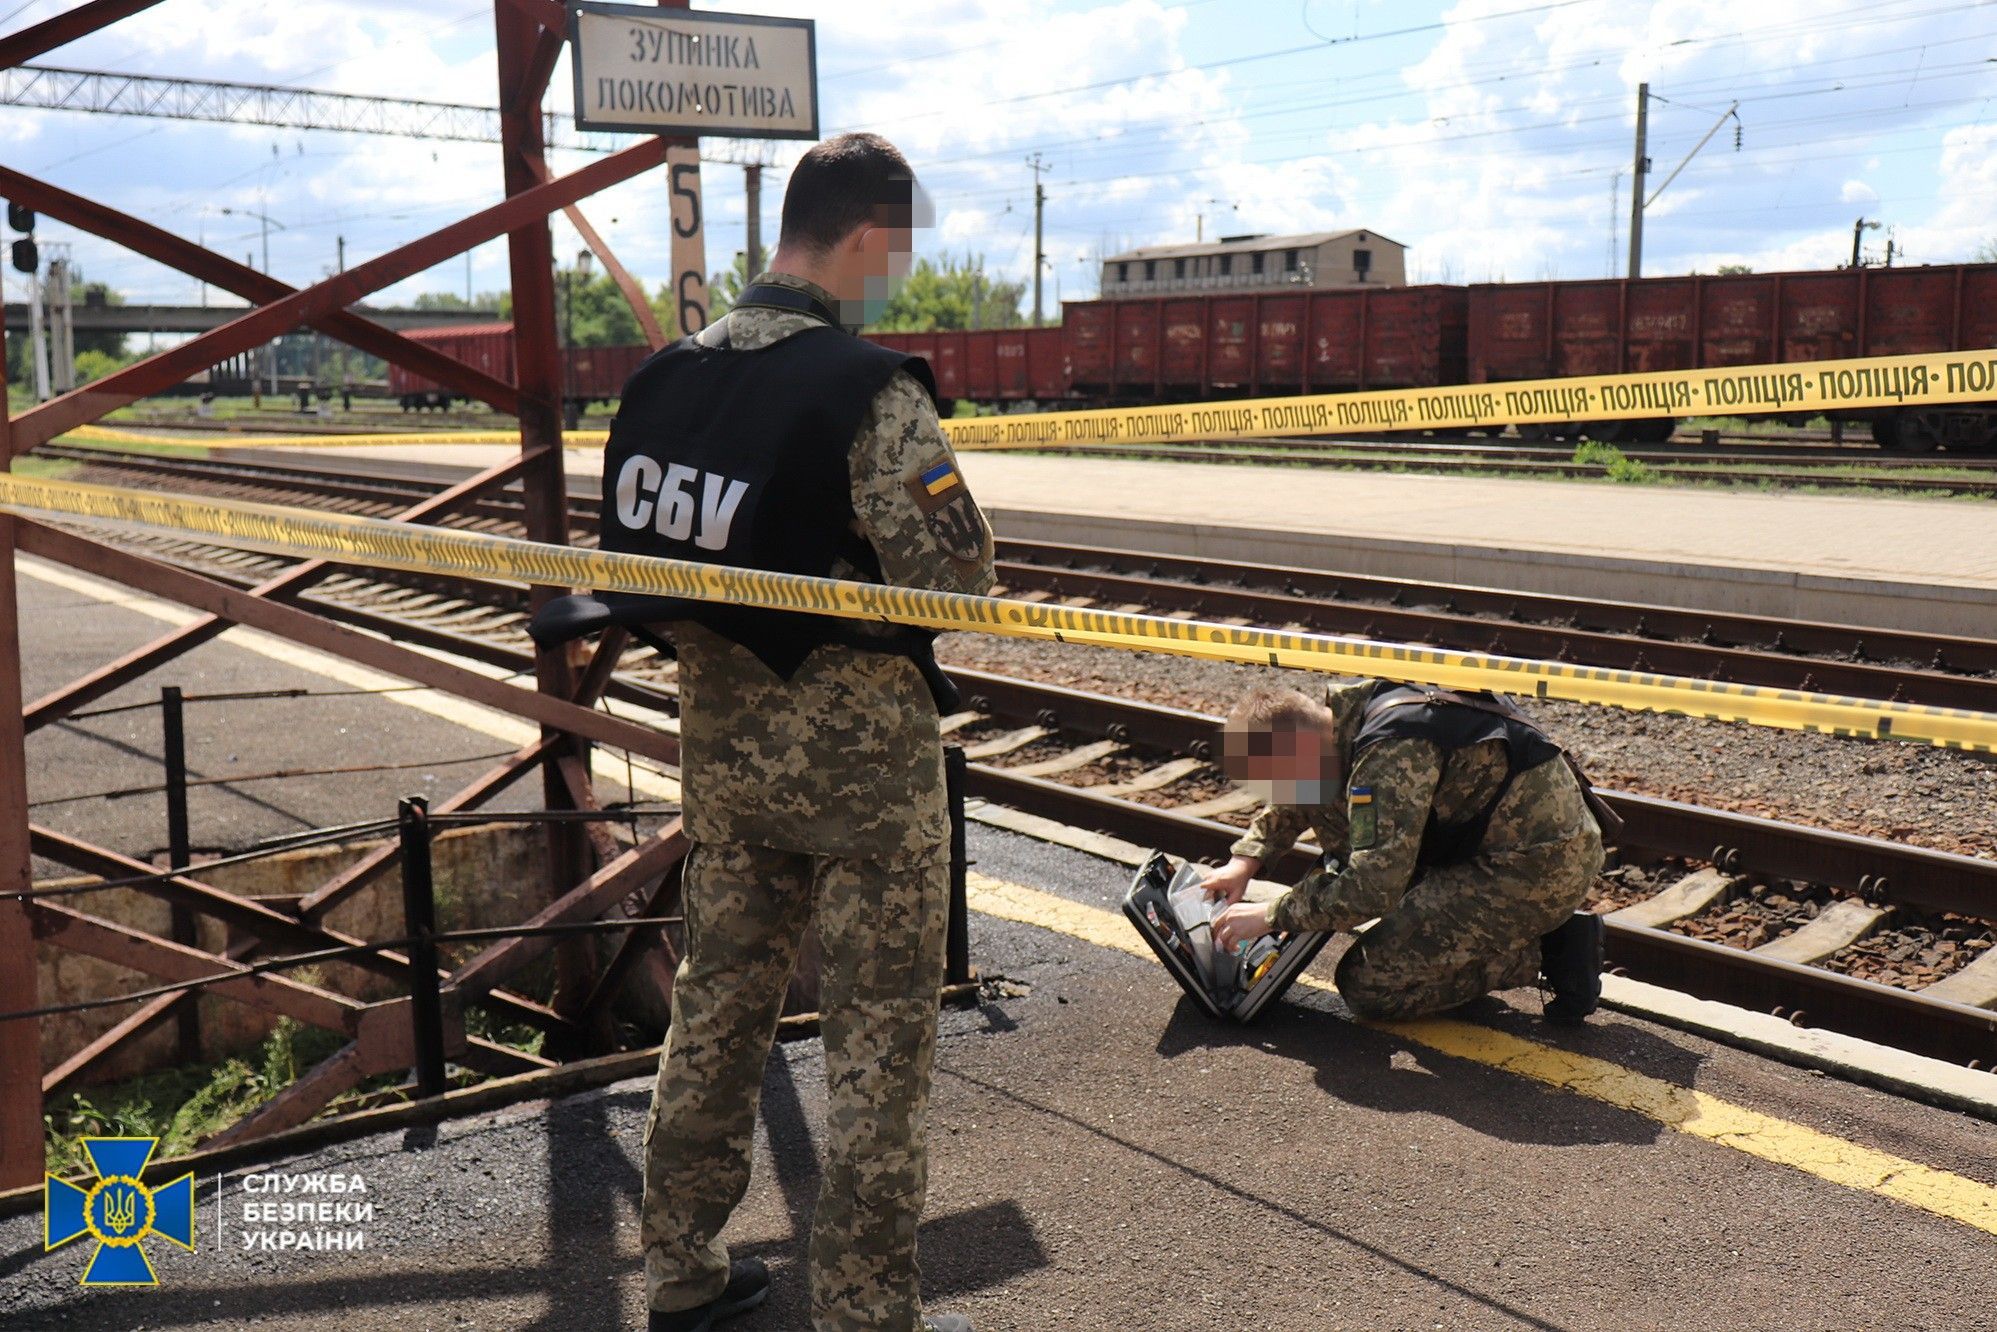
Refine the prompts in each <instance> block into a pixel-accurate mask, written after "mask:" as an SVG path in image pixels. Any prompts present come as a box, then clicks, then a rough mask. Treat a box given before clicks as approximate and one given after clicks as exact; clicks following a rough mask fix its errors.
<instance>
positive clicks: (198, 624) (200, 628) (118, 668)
mask: <svg viewBox="0 0 1997 1332" xmlns="http://www.w3.org/2000/svg"><path fill="white" fill-rule="evenodd" d="M528 461H529V459H528V458H527V457H526V456H525V455H522V456H519V457H514V458H509V459H508V460H507V461H505V462H503V463H499V464H496V465H494V466H492V467H488V468H486V469H485V470H484V471H483V472H480V473H478V474H477V475H476V476H469V477H466V478H465V479H464V480H463V481H460V482H458V483H457V484H456V485H454V486H451V487H450V488H449V489H447V490H443V491H439V492H438V493H437V494H435V495H432V496H431V497H430V498H429V499H426V500H424V501H422V502H421V503H419V504H415V505H412V506H411V507H409V508H407V509H404V510H403V511H402V512H401V513H399V514H397V515H395V517H396V521H398V522H404V523H416V522H429V521H432V520H434V519H438V518H441V517H443V516H444V515H445V514H447V513H449V512H451V511H452V510H454V509H456V508H457V507H458V506H460V505H462V504H465V503H468V502H469V501H471V500H474V499H476V498H478V497H479V496H481V495H484V494H486V493H487V492H488V491H492V490H496V489H498V488H500V487H501V486H504V485H505V484H507V483H508V482H509V481H511V480H512V479H513V478H514V477H515V476H517V475H518V474H519V473H520V470H521V469H522V468H523V467H525V466H526V465H527V463H528ZM5 462H6V459H5V457H3V456H0V466H4V465H5ZM338 567H339V566H337V565H333V564H329V563H327V562H326V561H325V560H310V561H307V562H306V563H304V564H301V565H299V566H297V567H296V568H293V569H287V570H285V571H284V572H283V573H281V574H279V575H278V576H277V577H275V578H273V579H271V580H269V581H268V582H265V583H261V584H259V585H257V586H256V587H253V588H251V589H250V591H249V593H248V595H250V596H253V597H290V596H296V595H298V594H299V593H301V592H303V591H304V590H305V589H306V588H308V587H310V586H311V585H312V584H314V583H316V582H318V581H319V580H320V579H321V578H324V577H326V576H327V575H328V574H331V573H333V572H334V571H335V570H336V569H337V568H338ZM228 628H229V622H228V621H227V620H225V619H223V618H221V617H220V616H215V615H210V616H207V617H205V618H203V619H200V620H196V621H195V622H194V623H192V624H190V625H186V626H184V627H182V628H179V629H175V630H173V631H172V632H171V633H168V634H164V635H162V636H161V637H159V638H156V639H154V640H153V641H152V642H150V643H148V644H146V645H145V646H144V647H142V648H137V649H134V650H133V651H131V652H128V653H126V654H125V655H124V656H122V657H120V658H118V659H117V660H116V661H113V662H109V663H107V664H105V665H103V666H100V667H98V668H97V669H96V670H94V671H92V672H90V673H89V674H88V675H85V676H82V677H81V678H79V679H77V680H74V681H72V682H71V683H69V684H67V685H64V686H63V687H62V688H61V689H58V690H56V691H55V692H54V693H52V694H46V695H44V696H43V697H41V698H39V699H37V700H36V701H35V702H34V704H33V705H32V706H30V707H29V708H28V710H27V713H26V718H25V724H26V726H27V729H28V731H29V733H30V734H32V733H33V732H35V731H38V730H40V729H41V728H42V727H44V726H46V725H48V724H49V723H50V722H54V721H60V720H62V719H63V718H64V717H67V716H68V715H69V714H70V713H72V712H74V711H75V710H76V709H78V708H82V707H88V706H89V705H90V704H91V703H92V702H94V701H95V700H97V699H99V698H102V697H103V696H104V695H106V694H108V693H110V692H111V691H112V690H114V689H117V688H119V687H120V686H121V685H125V684H129V683H130V682H131V681H133V680H136V679H138V678H139V677H140V676H142V675H144V674H145V673H146V672H147V671H151V670H156V669H158V668H159V667H160V666H163V665H165V664H166V663H167V662H169V661H172V660H173V659H174V658H175V657H178V656H180V655H181V654H182V653H183V652H189V651H192V650H193V649H195V648H197V647H200V646H201V645H202V644H203V643H206V642H207V641H209V640H210V639H212V638H214V637H216V636H217V635H219V634H221V633H223V632H224V631H226V630H227V629H228Z"/></svg>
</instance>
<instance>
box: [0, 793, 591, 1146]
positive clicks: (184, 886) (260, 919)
mask: <svg viewBox="0 0 1997 1332" xmlns="http://www.w3.org/2000/svg"><path fill="white" fill-rule="evenodd" d="M28 831H29V834H30V836H31V837H32V838H33V844H34V850H35V854H36V855H39V856H44V857H46V858H47V859H49V860H53V861H54V862H55V863H56V864H58V865H67V866H69V867H70V868H71V869H76V870H81V871H83V872H84V873H85V874H95V875H97V876H99V877H100V878H106V879H127V878H133V877H136V876H142V875H149V876H157V875H158V873H159V872H158V871H157V870H156V869H154V867H153V866H151V865H148V864H146V863H145V862H144V861H142V860H133V859H132V858H131V857H130V856H124V855H120V854H119V853H117V852H116V851H109V850H106V849H105V848H103V847H101V846H92V845H91V844H90V843H88V842H86V841H84V840H82V839H81V838H78V837H71V836H69V835H68V834H66V833H59V832H56V831H55V830H53V829H51V828H43V827H40V826H39V825H36V824H33V823H30V824H29V825H28ZM132 891H134V892H139V893H144V894H145V895H146V896H148V897H156V898H159V899H160V900H161V901H164V902H172V903H178V904H179V905H181V906H184V907H187V908H188V909H189V910H191V911H195V912H198V913H200V914H202V915H206V916H213V917H214V918H215V919H217V920H220V921H223V922H224V923H226V924H228V925H231V926H233V927H235V928H236V929H239V930H243V931H245V932H247V933H249V934H252V935H255V936H256V937H257V938H258V939H260V940H261V941H262V942H263V943H264V944H265V945H280V944H281V945H286V946H289V947H293V948H299V949H305V950H314V949H320V948H340V947H347V946H351V945H357V944H359V943H361V942H362V940H360V939H356V938H354V937H353V936H352V935H350V934H343V933H341V932H340V931H338V930H335V929H330V928H328V927H327V926H324V925H308V924H306V923H304V922H303V921H299V920H294V919H292V918H291V917H290V916H287V915H285V914H284V913H283V912H281V911H276V910H273V909H272V908H270V907H267V906H265V905H263V904H262V903H261V902H254V901H251V900H250V899H248V898H245V897H237V896H236V895H235V894H234V893H227V892H223V891H222V890H221V889H220V888H216V887H214V886H213V885H211V884H206V883H203V882H201V881H200V880H199V879H195V878H192V877H190V876H188V875H186V874H176V875H173V876H172V877H170V878H162V877H152V878H149V879H148V880H147V881H146V882H144V883H142V884H138V885H136V886H135V887H134V888H133V890H132ZM347 965H349V966H355V967H360V968H361V969H362V970H365V971H372V972H374V973H375V974H376V975H378V976H389V977H393V978H395V979H398V980H399V979H403V978H405V977H407V976H408V974H409V958H408V957H407V956H406V955H404V954H402V953H397V952H393V951H383V952H378V953H363V954H359V955H357V956H355V957H353V958H350V959H348V962H347ZM483 1002H484V1003H485V1004H486V1005H487V1006H488V1007H489V1008H491V1009H492V1010H493V1011H494V1012H495V1013H497V1014H498V1015H500V1016H502V1017H506V1018H509V1019H512V1020H513V1021H516V1022H525V1023H528V1024H529V1025H531V1026H535V1027H541V1028H548V1029H557V1030H565V1029H566V1028H567V1025H568V1024H567V1022H566V1020H565V1019H563V1018H560V1017H559V1016H557V1015H556V1014H555V1013H554V1012H553V1011H552V1010H551V1009H549V1008H548V1007H547V1006H546V1005H545V1004H538V1003H535V1002H534V1001H533V1000H531V999H523V998H521V997H520V996H519V995H516V994H510V993H507V992H505V991H501V990H493V991H491V992H490V993H489V994H487V995H486V996H485V999H484V1000H483ZM495 1048H497V1049H500V1050H503V1049H504V1047H495ZM37 1118H38V1119H39V1116H37Z"/></svg>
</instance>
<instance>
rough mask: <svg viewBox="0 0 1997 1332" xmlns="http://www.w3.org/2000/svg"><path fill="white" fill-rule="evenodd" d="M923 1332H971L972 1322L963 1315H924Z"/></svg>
mask: <svg viewBox="0 0 1997 1332" xmlns="http://www.w3.org/2000/svg"><path fill="white" fill-rule="evenodd" d="M922 1329H923V1332H971V1320H970V1319H968V1318H966V1317H964V1315H962V1314H924V1315H922Z"/></svg>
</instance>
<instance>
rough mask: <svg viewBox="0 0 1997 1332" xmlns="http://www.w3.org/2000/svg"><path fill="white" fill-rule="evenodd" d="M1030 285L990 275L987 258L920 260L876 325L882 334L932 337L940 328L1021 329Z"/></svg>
mask: <svg viewBox="0 0 1997 1332" xmlns="http://www.w3.org/2000/svg"><path fill="white" fill-rule="evenodd" d="M1025 294H1026V284H1025V283H1024V282H1014V281H1010V280H1008V279H1006V278H1004V277H994V276H992V275H991V274H988V273H986V272H985V259H984V256H983V255H972V254H968V253H967V254H965V255H964V257H963V258H962V259H961V260H959V259H957V258H955V257H953V256H951V255H947V254H946V255H944V256H943V257H942V258H941V259H940V260H929V259H918V260H916V261H915V267H914V269H913V270H912V271H911V272H910V273H909V275H908V280H907V281H906V282H904V283H903V284H902V286H901V290H900V291H898V292H896V293H895V295H894V299H893V300H890V301H889V302H888V307H887V310H886V311H885V312H884V313H883V314H882V315H881V317H880V319H879V320H877V321H875V323H874V324H873V326H872V328H873V331H874V332H877V333H927V332H930V331H932V330H935V329H939V328H1016V327H1018V326H1019V325H1020V324H1022V323H1024V322H1025V320H1024V319H1023V318H1022V317H1021V316H1020V313H1019V302H1020V298H1021V297H1022V296H1024V295H1025Z"/></svg>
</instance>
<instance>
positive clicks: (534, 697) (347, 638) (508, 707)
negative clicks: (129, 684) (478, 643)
mask: <svg viewBox="0 0 1997 1332" xmlns="http://www.w3.org/2000/svg"><path fill="white" fill-rule="evenodd" d="M17 521H18V522H19V536H18V540H19V542H20V546H21V549H23V550H26V551H29V552H31V553H32V554H35V555H40V556H42V557H43V558H45V559H51V560H55V561H56V562H58V563H60V564H67V565H69V566H70V567H71V568H74V569H80V570H82V571H83V572H85V573H93V574H97V575H99V576H102V577H109V578H113V579H115V580H117V581H118V582H120V583H123V584H124V585H125V586H127V587H133V588H137V589H138V590H139V591H141V592H148V593H151V594H152V595H154V596H158V597H165V598H166V599H167V600H169V601H178V602H180V603H181V604H182V605H184V606H192V607H194V608H195V609H196V610H205V611H207V612H208V613H209V614H210V615H218V616H220V617H222V618H223V619H226V620H230V621H232V622H234V623H236V624H241V625H247V626H249V627H250V628H254V629H261V630H263V631H265V632H266V633H271V634H276V635H277V636H278V637H280V638H285V639H289V640H291V641H292V642H294V643H302V644H304V645H305V646H306V647H310V648H316V649H318V650H319V651H321V652H329V653H331V654H333V655H334V656H336V657H344V658H346V659H347V660H348V661H354V662H359V663H360V664H361V665H363V666H368V667H371V668H373V669H375V670H378V671H386V672H387V673H388V674H390V675H394V676H397V677H399V678H401V679H404V680H408V681H409V682H411V683H412V684H422V685H429V686H430V687H431V688H433V689H441V690H443V691H444V692H445V693H448V694H454V695H456V696H457V697H459V698H464V699H469V700H471V701H472V702H474V703H482V704H484V705H485V706H487V707H490V708H495V709H497V710H499V711H500V712H504V713H508V714H510V715H512V716H515V717H523V718H525V719H527V720H529V721H536V722H539V723H541V724H542V725H543V726H551V727H554V728H555V729H556V730H558V731H568V732H570V733H571V734H574V735H581V736H587V737H588V738H590V739H592V740H598V741H601V742H602V743H604V744H607V745H614V746H616V747H617V748H619V749H628V750H631V751H632V752H633V753H637V754H644V755H646V756H647V757H648V758H653V759H657V760H658V761H659V762H662V763H671V762H673V761H674V760H673V757H672V756H673V755H675V754H676V753H677V751H678V746H677V745H675V744H672V743H671V742H670V738H669V737H661V736H660V735H659V734H658V733H657V732H655V731H653V730H651V729H650V728H648V727H644V726H639V725H637V724H636V723H635V722H628V721H624V720H623V719H621V718H618V717H612V716H610V715H609V714H608V713H602V712H596V711H594V710H592V709H590V708H583V707H577V706H576V705H575V704H574V703H571V702H569V701H568V697H567V696H566V695H567V693H569V692H572V691H564V695H563V696H560V697H555V696H550V695H549V694H548V693H545V692H541V691H536V690H531V689H522V688H520V687H519V686H518V685H510V684H507V683H506V682H504V681H502V680H495V679H493V678H492V677H491V676H488V675H480V674H479V673H478V672H476V671H469V670H466V669H465V668H464V667H462V666H454V665H452V664H451V663H450V662H447V661H441V660H439V659H437V658H436V657H432V656H430V655H429V654H428V653H423V652H416V651H413V650H412V649H409V648H406V647H403V646H402V645H401V644H399V643H391V642H389V641H388V640H387V639H382V638H376V637H374V636H373V635H371V634H364V633H361V632H360V631H359V630H357V629H349V628H347V627H346V626H345V625H340V624H334V623H333V622H331V621H330V620H327V619H324V618H323V617H321V616H318V615H314V614H313V613H312V612H311V611H308V610H301V609H299V608H298V607H296V606H287V605H284V604H283V603H281V602H276V601H271V600H270V599H268V598H264V597H254V596H251V595H250V594H249V593H247V592H242V591H239V590H237V589H236V588H233V587H229V586H226V585H225V584H222V583H218V582H215V581H214V580H213V579H210V578H203V577H202V576H201V575H200V574H197V573H190V572H188V571H187V570H185V569H178V568H175V567H174V566H172V565H170V564H165V563H162V562H161V561H158V560H151V559H147V558H146V557H145V556H143V555H135V554H133V553H132V552H130V551H126V550H120V549H118V548H117V547H116V546H109V545H105V544H104V543H103V542H100V541H93V540H91V539H90V538H88V537H83V536H78V535H76V534H75V533H73V532H67V531H64V530H63V529H62V528H59V527H49V526H47V525H45V524H42V523H36V522H28V521H26V520H17ZM662 739H663V740H664V741H665V743H661V741H662Z"/></svg>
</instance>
